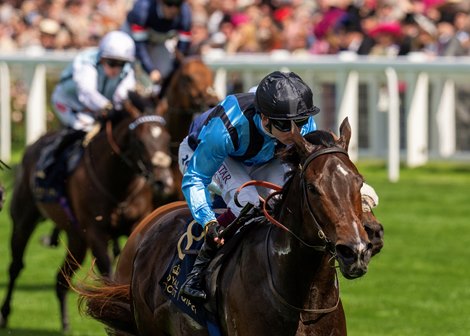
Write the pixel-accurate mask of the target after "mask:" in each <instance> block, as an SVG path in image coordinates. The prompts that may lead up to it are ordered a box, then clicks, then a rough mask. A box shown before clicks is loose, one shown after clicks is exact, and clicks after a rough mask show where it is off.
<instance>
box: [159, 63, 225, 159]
mask: <svg viewBox="0 0 470 336" xmlns="http://www.w3.org/2000/svg"><path fill="white" fill-rule="evenodd" d="M218 102H219V98H218V97H217V94H216V93H215V90H214V73H213V71H212V70H211V69H210V68H209V67H208V66H207V65H206V64H205V63H204V62H203V61H202V59H201V58H200V57H198V56H190V57H186V58H184V59H183V61H182V63H181V64H180V65H179V67H178V68H177V69H176V70H175V73H174V74H173V75H172V77H171V79H170V83H169V84H168V87H167V89H166V90H165V95H164V97H163V99H162V100H161V101H160V102H159V104H158V106H157V114H158V115H161V116H164V117H165V118H166V119H167V122H168V130H169V132H170V134H171V140H172V141H173V142H174V144H175V148H174V149H175V151H174V153H176V154H177V153H178V147H179V144H180V143H181V141H182V140H183V139H184V138H185V137H186V136H187V135H188V132H189V126H190V125H191V122H192V121H193V117H194V115H195V114H197V113H202V112H205V111H206V110H207V109H209V108H210V107H214V106H215V105H217V103H218Z"/></svg>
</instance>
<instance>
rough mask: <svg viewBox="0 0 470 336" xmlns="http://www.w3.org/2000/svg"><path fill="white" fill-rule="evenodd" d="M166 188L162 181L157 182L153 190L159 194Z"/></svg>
mask: <svg viewBox="0 0 470 336" xmlns="http://www.w3.org/2000/svg"><path fill="white" fill-rule="evenodd" d="M164 188H165V184H164V183H163V182H162V181H155V182H154V183H153V190H155V192H157V193H159V192H161V191H162V190H163V189H164Z"/></svg>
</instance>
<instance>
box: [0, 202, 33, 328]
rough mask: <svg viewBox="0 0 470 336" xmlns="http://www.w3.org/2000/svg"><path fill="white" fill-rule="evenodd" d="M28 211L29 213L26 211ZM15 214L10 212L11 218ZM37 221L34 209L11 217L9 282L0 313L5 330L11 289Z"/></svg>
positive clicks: (22, 264) (0, 321) (9, 307)
mask: <svg viewBox="0 0 470 336" xmlns="http://www.w3.org/2000/svg"><path fill="white" fill-rule="evenodd" d="M25 210H26V211H25ZM28 210H30V211H28ZM14 214H15V212H14V211H12V217H13V216H14ZM38 219H39V212H37V210H36V208H34V209H27V207H23V214H22V216H21V217H20V218H19V217H17V216H15V217H13V233H12V236H11V240H10V249H11V259H12V260H11V263H10V267H9V277H10V278H9V282H8V290H7V294H6V296H5V300H4V301H3V305H2V309H1V313H0V327H2V328H5V327H6V325H7V321H8V315H10V311H11V306H10V305H11V300H12V296H13V289H14V287H15V282H16V279H17V278H18V276H19V274H20V272H21V270H22V269H23V267H24V263H23V256H24V251H25V248H26V245H27V244H28V241H29V239H30V237H31V234H32V233H33V231H34V229H35V227H36V225H37V222H38Z"/></svg>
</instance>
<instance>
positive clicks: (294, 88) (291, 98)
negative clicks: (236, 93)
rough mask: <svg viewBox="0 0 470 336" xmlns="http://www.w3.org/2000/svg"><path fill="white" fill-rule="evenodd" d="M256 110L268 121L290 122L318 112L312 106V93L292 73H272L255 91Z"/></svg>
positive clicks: (316, 108)
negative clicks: (268, 119)
mask: <svg viewBox="0 0 470 336" xmlns="http://www.w3.org/2000/svg"><path fill="white" fill-rule="evenodd" d="M255 106H256V108H257V109H258V110H259V111H260V112H261V113H262V114H263V115H265V116H266V117H268V118H270V119H280V120H292V119H299V118H304V117H307V116H312V115H315V114H317V113H318V112H320V109H319V108H318V107H316V106H315V105H313V93H312V90H311V89H310V88H309V87H308V85H307V84H306V83H305V82H304V81H303V80H302V79H301V78H300V77H299V76H298V75H297V74H295V73H293V72H281V71H274V72H272V73H270V74H269V75H267V76H266V77H264V78H263V79H262V80H261V82H260V83H259V85H258V88H257V89H256V97H255Z"/></svg>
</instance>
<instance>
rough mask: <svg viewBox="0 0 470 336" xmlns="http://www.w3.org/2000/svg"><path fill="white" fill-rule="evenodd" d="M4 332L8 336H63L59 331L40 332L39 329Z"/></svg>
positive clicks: (3, 330)
mask: <svg viewBox="0 0 470 336" xmlns="http://www.w3.org/2000/svg"><path fill="white" fill-rule="evenodd" d="M0 330H1V331H2V335H5V336H6V335H8V336H10V335H11V336H33V335H34V336H63V335H64V334H63V333H62V332H59V331H57V330H44V329H42V330H38V329H22V328H15V329H9V328H7V329H0Z"/></svg>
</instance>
